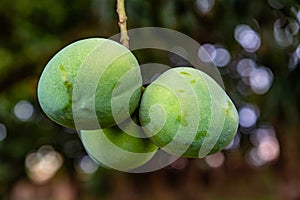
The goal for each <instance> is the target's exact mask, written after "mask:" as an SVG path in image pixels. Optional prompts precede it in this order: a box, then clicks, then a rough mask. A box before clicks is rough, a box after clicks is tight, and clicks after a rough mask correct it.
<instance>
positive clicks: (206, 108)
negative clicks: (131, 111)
mask: <svg viewBox="0 0 300 200" xmlns="http://www.w3.org/2000/svg"><path fill="white" fill-rule="evenodd" d="M139 117H140V122H141V124H142V126H143V129H144V131H145V134H146V135H147V136H148V137H150V138H151V140H152V141H153V142H154V143H155V144H156V145H158V146H159V147H161V148H162V149H163V150H165V151H166V152H168V153H171V154H174V155H177V156H183V157H190V158H202V157H205V156H206V155H209V154H213V153H215V152H218V151H221V150H222V149H224V148H225V147H226V146H227V145H228V144H229V143H230V142H231V141H232V139H233V138H234V136H235V134H236V132H237V128H238V113H237V110H236V108H235V106H234V104H233V103H232V101H231V99H230V98H229V97H228V95H227V94H226V93H225V91H224V90H223V89H222V88H221V87H220V86H219V85H218V84H217V83H216V82H215V81H214V80H213V79H212V78H211V77H210V76H208V75H207V74H205V73H204V72H202V71H200V70H198V69H194V68H191V67H178V68H172V69H170V70H168V71H166V72H164V73H163V74H162V75H160V76H159V77H158V78H157V79H156V80H155V81H154V82H152V83H151V84H150V85H149V86H148V87H147V88H146V89H145V91H144V93H143V95H142V100H141V104H140V109H139Z"/></svg>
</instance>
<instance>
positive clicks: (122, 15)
mask: <svg viewBox="0 0 300 200" xmlns="http://www.w3.org/2000/svg"><path fill="white" fill-rule="evenodd" d="M117 13H118V16H119V21H118V25H119V27H120V33H121V37H120V42H121V43H122V44H123V45H124V46H125V47H127V48H129V36H128V33H127V16H126V11H125V0H117Z"/></svg>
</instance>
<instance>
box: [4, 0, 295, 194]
mask: <svg viewBox="0 0 300 200" xmlns="http://www.w3.org/2000/svg"><path fill="white" fill-rule="evenodd" d="M203 2H204V1H203ZM272 2H273V4H272ZM274 2H275V3H274ZM276 3H277V4H279V5H281V6H279V7H278V8H276V6H274V5H277V4H276ZM272 5H273V7H272ZM126 9H127V15H128V27H129V28H138V27H144V26H159V27H165V28H170V29H174V30H177V31H180V32H182V33H184V34H186V35H188V36H190V37H192V38H194V39H195V40H197V41H198V42H199V43H200V44H203V43H212V44H217V45H221V46H223V47H224V48H225V49H227V50H228V51H229V52H230V54H231V62H230V63H229V64H228V66H226V67H225V68H220V71H221V74H222V76H223V79H224V82H225V85H226V91H227V92H228V93H229V95H230V96H231V97H232V98H233V101H234V102H235V103H236V105H237V107H238V108H239V107H241V106H243V105H244V104H245V103H251V104H255V105H257V106H258V107H259V109H260V117H259V119H258V123H269V124H272V125H273V126H274V127H275V130H276V133H277V135H278V140H279V143H280V145H281V149H282V152H281V154H280V158H279V160H278V162H277V163H275V164H274V165H271V166H269V168H268V170H274V173H272V172H273V171H271V172H269V171H268V172H266V173H265V176H271V177H272V178H261V177H260V176H255V177H260V178H261V180H274V179H276V178H274V176H276V177H277V176H278V177H279V178H278V179H280V177H281V175H280V174H282V176H284V177H285V178H286V179H285V180H290V179H293V178H297V180H298V178H299V177H298V176H294V174H297V173H298V172H299V170H298V171H297V169H296V167H293V166H298V164H300V161H299V160H300V159H299V158H298V157H299V155H298V153H299V146H300V145H298V144H300V136H299V132H300V127H299V110H300V83H299V76H300V69H299V60H300V57H299V58H295V59H292V58H293V57H292V56H293V54H294V53H295V52H296V50H297V47H299V46H298V45H299V31H298V29H299V27H300V14H299V13H300V5H299V4H298V3H297V1H293V0H285V1H277V0H269V1H261V0H253V1H245V0H243V1H241V0H226V1H222V0H215V1H214V6H213V8H212V10H211V11H209V12H207V13H201V12H200V11H199V9H197V5H196V1H195V0H174V1H170V0H157V1H140V0H128V1H126ZM278 19H279V20H280V27H281V28H283V29H284V30H285V31H286V33H287V37H288V40H287V41H289V42H290V43H289V44H287V45H286V46H282V45H279V44H278V42H276V37H275V36H274V23H275V21H276V20H278ZM291 22H296V24H297V27H296V29H297V31H296V32H295V30H294V29H293V27H292V28H291V27H290V24H291ZM239 24H247V25H249V26H250V27H251V28H252V29H254V30H255V31H256V32H258V33H259V34H260V36H261V40H262V44H261V47H260V49H259V50H258V51H257V52H255V53H249V52H247V51H245V50H243V48H242V47H241V46H240V45H239V43H238V42H237V41H236V40H235V38H234V30H235V27H236V26H238V25H239ZM291 29H293V30H291ZM118 31H119V29H118V26H117V15H116V12H115V1H110V0H76V1H73V0H43V1H39V0H15V1H11V0H1V1H0V123H1V124H3V125H5V127H6V129H7V136H6V138H5V139H4V140H2V141H0V199H4V198H7V196H8V194H9V191H10V190H11V188H12V187H13V185H14V184H15V183H16V182H17V181H18V180H20V179H22V178H25V177H27V175H26V170H25V165H24V162H25V157H26V155H28V154H29V153H30V152H34V151H36V150H37V149H38V148H39V147H40V146H42V145H45V144H47V145H51V146H52V147H54V149H55V150H56V151H58V152H59V153H61V154H62V155H63V158H64V165H63V168H62V171H63V173H65V174H68V175H69V176H70V177H73V178H74V179H76V180H77V181H78V180H81V179H80V176H79V175H78V173H77V172H76V164H77V163H78V159H79V158H80V157H81V156H83V155H85V152H84V150H83V148H82V146H81V143H80V141H79V138H78V136H77V134H76V132H74V131H73V130H69V129H65V128H63V127H61V126H59V125H57V124H55V123H54V122H52V121H50V120H49V119H48V118H47V117H46V116H45V115H44V114H43V113H42V111H41V109H40V107H39V105H38V102H37V96H36V87H37V81H38V78H39V75H40V74H41V72H42V70H43V67H44V66H45V64H46V63H47V61H48V60H49V59H50V58H51V57H52V56H53V55H54V54H55V53H56V52H57V51H58V50H59V49H61V48H62V47H64V46H65V45H67V44H69V43H71V42H72V41H75V40H78V39H81V38H87V37H95V36H99V37H110V36H112V35H114V34H116V33H118ZM299 51H300V48H299ZM136 54H137V57H138V59H139V60H140V62H141V63H146V62H149V61H153V59H154V60H155V61H156V62H160V61H161V60H163V61H165V59H166V58H165V56H166V55H167V54H166V53H163V52H160V53H159V52H158V53H157V52H154V51H151V50H145V51H144V52H136ZM299 54H300V52H299ZM167 56H168V55H167ZM299 56H300V55H299ZM241 58H252V59H253V60H255V61H256V62H257V63H259V64H261V65H264V66H267V67H268V68H269V69H270V70H271V71H272V73H273V76H274V80H273V84H272V86H271V88H270V90H269V91H268V92H267V93H265V94H262V95H258V94H255V93H253V92H252V91H251V89H249V87H248V86H245V90H247V91H249V93H248V94H247V95H245V94H241V93H240V92H239V91H238V89H237V85H238V84H239V82H240V80H241V77H239V76H238V75H237V72H236V70H235V67H236V64H237V62H238V60H240V59H241ZM293 61H294V65H293V66H291V65H292V64H291V62H293ZM289 66H290V68H289ZM20 100H26V101H28V102H30V103H31V104H32V105H33V107H34V114H33V116H32V117H31V118H30V119H28V120H25V121H22V120H20V119H18V118H17V117H16V116H15V114H14V108H15V105H16V103H18V102H19V101H20ZM251 131H252V129H250V130H249V129H241V130H240V132H242V133H243V132H244V133H245V134H244V133H243V134H241V144H240V148H239V149H237V150H235V151H237V152H239V153H238V155H239V156H240V157H242V159H237V160H238V161H234V162H239V163H240V164H237V165H238V166H245V164H242V163H244V162H245V160H244V158H243V156H244V155H245V154H246V153H245V152H246V151H247V150H248V148H249V147H251V146H252V144H251V142H250V138H249V134H248V133H249V132H251ZM286 134H289V136H286ZM286 137H288V138H286ZM287 141H288V142H290V143H287ZM291 142H292V144H291ZM293 142H294V143H293ZM290 144H291V146H296V147H295V148H294V149H293V150H295V151H296V152H291V151H290V148H286V147H288V146H289V145H290ZM297 146H298V147H297ZM285 148H286V149H287V150H285ZM288 154H291V155H288ZM233 160H234V159H233ZM291 163H292V164H291ZM294 163H296V164H294ZM291 166H292V167H291ZM277 169H281V170H279V171H280V173H277V172H278V171H276V170H277ZM168 170H170V171H168ZM172 170H173V171H172ZM226 170H227V171H229V172H230V173H233V172H232V171H233V170H234V169H230V168H226ZM230 170H231V171H230ZM243 170H249V168H247V167H246V169H245V168H243ZM286 170H288V171H290V174H289V173H286ZM293 170H294V171H293ZM162 171H164V170H162ZM200 171H201V172H202V173H205V172H207V170H206V169H203V168H201V170H200ZM164 172H165V174H163V175H161V174H160V175H161V176H162V177H165V176H166V174H168V173H171V175H170V176H169V178H170V177H171V178H172V177H173V178H174V177H175V178H176V177H179V175H180V174H181V175H182V173H184V172H177V171H176V170H174V169H171V168H168V169H166V170H165V171H164ZM198 172H199V171H198ZM243 172H244V171H243ZM199 173H200V172H199ZM230 173H229V174H230ZM249 173H250V174H251V173H255V172H254V171H252V169H251V170H250V171H249ZM241 174H243V173H241ZM269 174H271V175H269ZM278 174H279V175H278ZM118 176H121V175H120V174H119V172H115V171H111V170H106V169H104V168H99V169H98V171H97V172H96V173H95V174H93V175H92V176H88V178H87V179H84V180H86V181H85V182H84V183H85V186H84V187H83V188H84V189H83V190H84V191H89V192H91V191H92V193H93V194H95V196H98V197H99V196H104V195H103V194H107V193H109V192H110V191H111V190H112V188H109V186H110V185H111V181H112V180H114V179H112V178H111V177H114V178H116V177H118ZM145 176H146V175H145ZM265 176H262V177H265ZM146 177H148V176H146ZM203 177H204V175H203ZM203 177H202V178H203ZM175 178H174V179H175ZM202 178H199V181H202V182H203V184H204V185H205V184H206V183H205V177H204V178H203V179H202ZM236 178H238V177H236ZM130 179H132V180H133V182H135V183H136V184H135V185H137V186H138V185H139V184H141V183H140V182H141V180H143V179H145V177H144V176H143V175H131V176H130ZM200 179H201V180H200ZM293 180H294V179H293ZM79 182H80V181H79ZM169 182H172V181H169ZM169 182H168V183H169ZM263 183H264V182H263V181H262V184H263ZM238 184H239V183H236V185H238ZM250 184H253V185H255V181H253V182H252V183H250ZM269 184H270V183H269V182H268V181H266V183H265V185H269ZM271 184H272V183H271ZM229 185H234V184H233V183H232V184H229ZM287 185H288V184H287ZM208 186H209V184H206V188H207V189H208V190H209V187H208ZM295 187H296V186H295ZM245 188H246V187H245ZM291 188H292V187H291ZM270 190H271V191H269V193H270V194H271V195H270V196H271V198H272V197H274V196H273V195H274V193H272V191H273V190H272V189H270ZM209 191H213V190H212V188H210V190H209ZM284 191H285V190H284ZM232 193H234V192H232ZM228 195H229V196H230V194H228ZM275 196H276V195H275ZM287 196H288V195H287ZM296 197H298V198H300V195H299V196H296ZM296 197H295V198H286V199H296ZM78 198H79V199H80V196H79V197H78ZM204 198H205V197H204ZM215 198H218V197H215ZM228 199H231V198H228ZM232 199H233V198H232ZM264 199H268V197H266V198H264ZM283 199H284V198H283Z"/></svg>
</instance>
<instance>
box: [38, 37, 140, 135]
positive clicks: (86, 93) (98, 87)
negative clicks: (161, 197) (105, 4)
mask: <svg viewBox="0 0 300 200" xmlns="http://www.w3.org/2000/svg"><path fill="white" fill-rule="evenodd" d="M141 88H142V76H141V72H140V68H139V64H138V61H137V60H136V58H135V56H134V55H133V54H132V53H131V52H130V51H129V50H128V49H127V48H125V47H124V46H122V45H121V44H119V43H117V42H115V41H112V40H108V39H104V38H89V39H83V40H80V41H77V42H74V43H72V44H70V45H68V46H66V47H65V48H63V49H62V50H60V51H59V52H58V53H57V54H56V55H55V56H54V57H53V58H52V59H51V60H50V61H49V62H48V64H47V65H46V67H45V69H44V71H43V72H42V75H41V77H40V80H39V83H38V100H39V103H40V105H41V108H42V109H43V111H44V112H45V113H46V115H47V116H48V117H49V118H50V119H52V120H53V121H55V122H57V123H59V124H61V125H63V126H65V127H69V128H76V129H80V130H81V129H84V130H86V129H88V130H89V129H97V128H100V127H101V128H107V127H111V126H113V125H115V124H117V123H120V122H121V121H124V120H125V119H127V118H128V117H129V116H130V114H132V113H133V111H134V110H135V109H136V108H137V106H138V103H139V100H140V95H141ZM116 117H117V119H116ZM95 119H96V122H97V123H95ZM74 120H75V122H74Z"/></svg>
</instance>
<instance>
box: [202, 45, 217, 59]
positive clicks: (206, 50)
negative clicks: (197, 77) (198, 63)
mask: <svg viewBox="0 0 300 200" xmlns="http://www.w3.org/2000/svg"><path fill="white" fill-rule="evenodd" d="M198 56H199V58H200V60H202V61H203V62H206V63H212V62H213V61H214V59H215V57H216V49H215V47H214V46H213V45H211V44H203V45H202V46H201V47H200V48H199V50H198Z"/></svg>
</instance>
